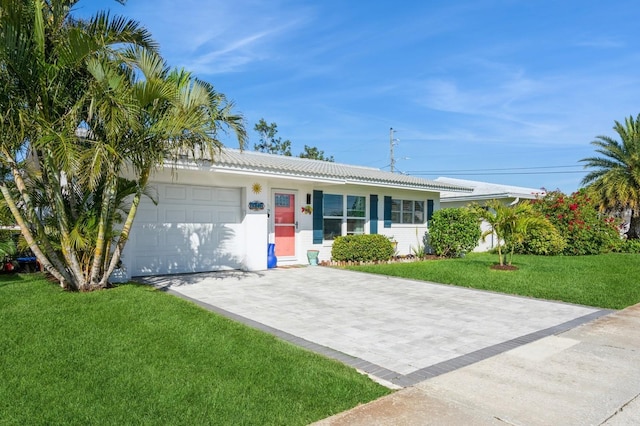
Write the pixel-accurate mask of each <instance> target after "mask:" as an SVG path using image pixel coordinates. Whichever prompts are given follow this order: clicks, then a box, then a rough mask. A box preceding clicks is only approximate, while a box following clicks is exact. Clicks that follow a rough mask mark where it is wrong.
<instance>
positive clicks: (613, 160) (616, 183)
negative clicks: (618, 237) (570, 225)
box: [580, 114, 640, 238]
mask: <svg viewBox="0 0 640 426" xmlns="http://www.w3.org/2000/svg"><path fill="white" fill-rule="evenodd" d="M613 130H615V131H616V133H617V134H618V136H619V137H620V140H619V141H618V140H616V139H614V138H612V137H609V136H598V137H597V138H596V140H594V141H593V142H591V144H592V145H594V146H596V147H597V149H596V152H597V153H598V154H600V156H597V157H589V158H584V159H582V160H580V161H581V162H583V163H585V164H584V167H585V168H590V169H592V170H591V171H590V172H589V173H588V174H587V175H586V176H585V177H584V179H583V180H582V184H583V185H588V189H589V191H590V192H591V193H592V194H594V196H596V197H598V200H599V203H600V207H601V209H611V210H625V209H630V210H631V224H630V226H629V231H628V233H627V237H628V238H640V114H639V115H638V116H637V117H636V119H635V120H634V118H633V116H629V117H628V118H626V119H625V122H624V124H623V123H620V122H618V121H616V122H615V125H614V126H613Z"/></svg>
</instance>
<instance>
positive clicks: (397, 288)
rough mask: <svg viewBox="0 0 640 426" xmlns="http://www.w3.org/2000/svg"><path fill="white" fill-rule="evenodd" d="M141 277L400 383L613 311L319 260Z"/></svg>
mask: <svg viewBox="0 0 640 426" xmlns="http://www.w3.org/2000/svg"><path fill="white" fill-rule="evenodd" d="M141 281H143V282H146V283H149V284H152V285H154V286H157V287H159V288H163V289H166V290H168V291H170V292H175V293H177V294H179V295H181V296H183V297H187V298H190V299H192V300H194V301H195V302H197V303H199V304H201V305H202V306H205V307H206V308H208V309H211V310H213V311H216V312H219V313H221V314H223V315H226V316H228V317H231V318H234V319H236V320H238V321H241V322H243V323H245V324H248V325H250V326H253V327H256V328H259V329H261V330H264V331H267V332H269V333H272V334H275V335H277V336H279V337H281V338H283V339H285V340H288V341H290V342H292V343H294V344H297V345H300V346H303V347H305V348H308V349H310V350H313V351H316V352H319V353H321V354H324V355H326V356H329V357H333V358H336V359H338V360H340V361H342V362H344V363H346V364H348V365H351V366H354V367H356V368H358V369H360V370H361V371H364V372H366V373H368V374H369V375H370V376H372V377H374V378H375V379H376V380H378V381H380V382H381V383H383V384H386V385H388V386H390V387H396V388H400V387H406V386H412V385H416V384H418V383H420V382H423V381H424V380H425V379H430V378H434V377H436V376H440V375H442V374H445V373H448V372H452V371H455V370H458V369H460V368H462V367H465V366H468V365H471V364H474V363H477V362H478V361H481V360H485V359H487V358H490V357H492V356H495V355H497V354H501V353H503V352H506V351H508V350H511V349H514V348H518V347H520V346H522V345H524V344H527V343H531V342H534V341H538V340H539V339H542V338H545V337H547V336H553V335H557V334H559V333H562V332H565V331H567V330H570V329H572V328H574V327H576V326H578V325H580V324H583V323H585V322H587V321H591V320H593V319H595V318H598V317H600V316H602V315H605V314H607V313H609V311H603V310H598V309H593V308H588V307H583V306H576V305H569V304H565V303H554V302H547V301H541V300H535V299H530V298H523V297H514V296H506V295H503V294H497V293H492V292H484V291H477V290H470V289H464V288H460V287H453V286H445V285H439V284H429V283H424V282H416V281H411V280H405V279H399V278H389V277H385V276H379V275H372V274H364V273H357V272H351V271H344V270H338V269H331V268H323V267H301V268H291V269H281V268H278V269H274V270H268V271H264V272H259V273H243V272H238V271H232V272H223V273H208V274H194V275H182V276H164V277H150V278H145V279H142V280H141ZM552 340H553V339H552ZM544 341H547V340H542V341H540V342H544ZM553 341H554V342H555V340H553ZM560 341H561V342H565V343H566V341H565V340H560ZM539 344H542V343H539ZM554 344H555V343H554ZM527 351H528V350H527ZM426 383H432V381H428V382H426ZM420 386H422V385H420ZM417 389H419V387H418V388H415V389H413V390H412V391H414V392H415V391H416V390H417ZM499 398H502V396H500V397H499Z"/></svg>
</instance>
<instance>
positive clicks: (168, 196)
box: [164, 185, 187, 201]
mask: <svg viewBox="0 0 640 426" xmlns="http://www.w3.org/2000/svg"><path fill="white" fill-rule="evenodd" d="M164 198H165V200H179V201H186V199H187V187H186V186H170V185H168V186H166V187H165V191H164Z"/></svg>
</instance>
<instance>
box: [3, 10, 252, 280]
mask: <svg viewBox="0 0 640 426" xmlns="http://www.w3.org/2000/svg"><path fill="white" fill-rule="evenodd" d="M76 3H77V1H74V0H66V1H65V0H48V1H45V0H22V1H20V0H0V73H1V74H2V77H3V79H2V80H1V81H2V83H1V84H2V86H1V87H0V112H1V113H2V116H1V117H0V131H2V133H3V139H2V140H1V141H0V166H2V168H3V176H4V179H1V180H0V191H1V193H2V195H3V197H4V198H5V201H6V203H7V205H8V207H9V208H10V209H11V212H12V213H13V216H14V218H15V221H16V223H17V224H18V225H19V226H20V228H21V230H22V233H23V235H24V237H25V240H26V241H27V243H28V245H29V247H30V248H31V249H32V251H33V252H34V254H35V255H36V256H37V257H38V260H39V261H40V262H41V264H42V265H43V266H44V267H45V268H46V270H47V271H48V272H50V273H51V274H52V275H53V276H54V277H55V278H56V279H58V280H59V281H60V284H61V285H62V286H63V287H66V288H70V289H74V290H91V289H96V288H102V287H105V286H106V285H107V284H108V278H109V276H110V274H111V272H113V270H114V269H115V268H116V266H117V264H118V262H119V259H120V255H121V253H122V249H123V248H124V245H125V243H126V240H127V238H128V233H129V231H130V229H131V224H132V222H133V219H134V217H135V214H136V211H137V206H138V204H139V202H140V198H141V197H142V196H143V195H144V193H145V191H146V187H147V182H148V178H149V175H150V173H151V172H152V171H153V169H154V168H156V167H159V166H162V165H163V163H164V162H165V159H172V158H173V159H177V158H178V155H180V154H186V153H191V154H192V155H194V156H195V155H204V154H206V155H208V156H212V155H214V151H215V148H216V147H219V146H220V145H221V144H220V143H219V142H218V141H217V139H216V134H217V132H219V131H220V130H221V129H222V128H223V127H226V128H230V129H231V130H232V131H233V132H234V133H235V134H236V135H237V137H238V140H239V142H240V145H241V146H242V144H243V143H244V140H245V137H246V134H245V132H244V127H243V123H242V117H241V116H239V115H236V114H233V113H232V111H231V110H232V104H231V103H229V102H227V101H226V99H225V98H224V96H223V95H221V94H219V93H217V92H215V91H214V90H213V88H212V87H211V86H210V85H208V84H206V83H204V82H201V81H198V80H197V79H195V78H194V77H193V76H192V75H190V74H189V73H187V72H184V71H169V69H168V68H167V67H166V65H165V64H164V61H163V60H162V58H160V57H159V56H158V55H157V53H156V51H155V50H156V45H155V43H153V41H152V40H151V38H150V36H149V34H148V32H147V31H146V30H144V29H143V28H142V27H140V26H139V24H137V23H136V22H134V21H130V20H126V19H124V18H119V17H115V18H111V17H109V16H108V14H105V13H100V14H98V15H96V16H95V17H93V18H92V19H90V20H89V21H81V20H75V19H73V18H72V17H71V15H70V11H71V8H72V7H73V6H74V5H75V4H76ZM79 128H80V129H81V130H82V134H81V135H80V136H81V137H79V135H78V131H79ZM125 168H127V169H128V170H129V171H130V172H131V175H132V177H131V176H130V179H129V181H123V179H122V173H123V171H124V170H125ZM4 172H7V173H4ZM126 194H128V195H129V196H130V199H131V200H132V201H131V203H130V204H129V205H126V206H123V204H122V201H123V199H124V195H126ZM119 220H124V222H123V224H122V226H121V229H119V230H117V231H116V230H115V229H114V225H115V224H117V222H118V221H119Z"/></svg>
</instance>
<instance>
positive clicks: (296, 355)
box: [0, 274, 390, 425]
mask: <svg viewBox="0 0 640 426" xmlns="http://www.w3.org/2000/svg"><path fill="white" fill-rule="evenodd" d="M389 392H390V391H389V390H388V389H386V388H384V387H382V386H380V385H378V384H376V383H374V382H372V381H371V380H370V379H369V378H368V377H366V376H363V375H360V374H358V373H357V372H356V371H355V370H353V369H350V368H348V367H346V366H344V365H342V364H340V363H338V362H335V361H332V360H329V359H327V358H324V357H321V356H319V355H316V354H313V353H311V352H308V351H305V350H302V349H300V348H298V347H295V346H293V345H291V344H288V343H286V342H283V341H280V340H278V339H276V338H275V337H273V336H271V335H268V334H265V333H262V332H259V331H256V330H253V329H250V328H248V327H245V326H243V325H241V324H238V323H235V322H233V321H230V320H227V319H225V318H223V317H220V316H218V315H216V314H213V313H211V312H208V311H206V310H204V309H202V308H199V307H197V306H196V305H194V304H192V303H189V302H187V301H184V300H181V299H178V298H176V297H173V296H171V295H168V294H165V293H162V292H160V291H156V290H154V289H152V288H150V287H146V286H140V285H123V286H120V287H117V288H115V289H111V290H105V291H98V292H93V293H69V292H63V291H61V290H60V289H59V288H58V287H56V286H55V285H53V284H50V283H48V282H46V281H45V280H44V279H43V278H42V277H41V276H40V275H39V274H34V275H16V276H4V277H0V425H14V424H15V425H22V424H29V425H38V424H77V425H87V424H100V425H121V424H148V425H157V424H171V425H181V424H184V425H193V424H225V425H227V424H234V425H236V424H237V425H242V424H252V425H253V424H256V425H257V424H260V425H266V424H280V425H284V424H286V425H295V424H301V425H302V424H308V423H310V422H313V421H315V420H319V419H322V418H325V417H327V416H330V415H332V414H335V413H338V412H340V411H343V410H346V409H349V408H351V407H354V406H356V405H357V404H359V403H364V402H367V401H370V400H373V399H375V398H377V397H380V396H382V395H385V394H388V393H389Z"/></svg>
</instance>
